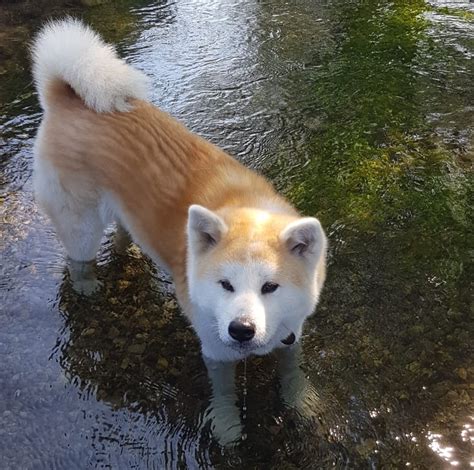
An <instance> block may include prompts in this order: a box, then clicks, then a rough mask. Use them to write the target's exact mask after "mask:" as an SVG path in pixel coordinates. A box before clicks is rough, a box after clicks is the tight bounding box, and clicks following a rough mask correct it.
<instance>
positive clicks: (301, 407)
mask: <svg viewBox="0 0 474 470" xmlns="http://www.w3.org/2000/svg"><path fill="white" fill-rule="evenodd" d="M276 355H277V358H278V365H277V371H278V377H279V380H280V386H281V392H280V393H281V398H282V401H283V403H285V405H286V406H288V407H289V408H293V409H295V410H296V411H297V412H298V413H299V414H300V415H302V416H303V417H305V418H313V417H314V416H315V415H317V413H318V410H319V409H320V399H319V397H318V394H317V393H316V390H315V389H314V387H313V386H312V385H311V382H310V381H309V380H308V379H307V378H306V376H305V374H304V371H303V370H302V369H301V366H300V364H301V345H300V344H299V343H297V344H294V345H292V346H288V347H285V348H280V349H277V350H276Z"/></svg>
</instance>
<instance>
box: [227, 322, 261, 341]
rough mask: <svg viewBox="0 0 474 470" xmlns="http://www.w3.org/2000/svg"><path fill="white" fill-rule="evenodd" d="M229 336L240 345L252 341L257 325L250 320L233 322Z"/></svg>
mask: <svg viewBox="0 0 474 470" xmlns="http://www.w3.org/2000/svg"><path fill="white" fill-rule="evenodd" d="M229 335H230V336H232V338H234V339H235V340H237V341H239V342H240V343H243V342H244V341H250V340H251V339H252V338H253V337H254V336H255V325H254V324H253V323H252V322H250V321H248V320H234V321H231V322H230V325H229Z"/></svg>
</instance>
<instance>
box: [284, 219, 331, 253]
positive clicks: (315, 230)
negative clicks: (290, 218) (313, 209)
mask: <svg viewBox="0 0 474 470" xmlns="http://www.w3.org/2000/svg"><path fill="white" fill-rule="evenodd" d="M280 240H281V241H282V242H283V243H284V244H285V245H286V247H287V248H288V250H289V251H290V252H291V253H292V254H294V255H295V256H301V257H302V258H306V259H308V260H311V259H313V260H314V261H318V260H319V258H320V257H321V254H322V253H323V251H324V250H326V244H327V242H326V236H325V235H324V231H323V229H322V227H321V224H320V223H319V220H318V219H315V218H314V217H303V218H301V219H298V220H296V221H295V222H291V223H290V224H288V225H287V226H286V227H285V228H284V229H283V230H282V232H281V233H280Z"/></svg>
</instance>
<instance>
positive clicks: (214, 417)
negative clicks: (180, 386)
mask: <svg viewBox="0 0 474 470" xmlns="http://www.w3.org/2000/svg"><path fill="white" fill-rule="evenodd" d="M204 362H205V364H206V367H207V371H208V374H209V379H210V380H211V385H212V398H211V402H210V403H209V407H208V408H207V410H206V418H207V419H208V420H210V421H211V429H212V434H213V435H214V437H215V438H216V439H217V441H218V442H219V444H220V445H222V446H226V445H229V444H231V443H233V442H235V441H237V440H239V439H240V438H241V437H242V422H241V420H240V410H239V408H238V407H237V393H236V390H235V369H236V362H217V361H214V360H212V359H209V358H206V357H204Z"/></svg>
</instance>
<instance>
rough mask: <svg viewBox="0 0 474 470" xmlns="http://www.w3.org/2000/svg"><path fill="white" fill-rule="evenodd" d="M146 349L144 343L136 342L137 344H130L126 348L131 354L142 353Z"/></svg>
mask: <svg viewBox="0 0 474 470" xmlns="http://www.w3.org/2000/svg"><path fill="white" fill-rule="evenodd" d="M145 349H146V344H144V343H138V344H132V345H131V346H129V347H128V348H127V351H128V352H129V353H132V354H140V355H141V354H143V353H144V352H145Z"/></svg>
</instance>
